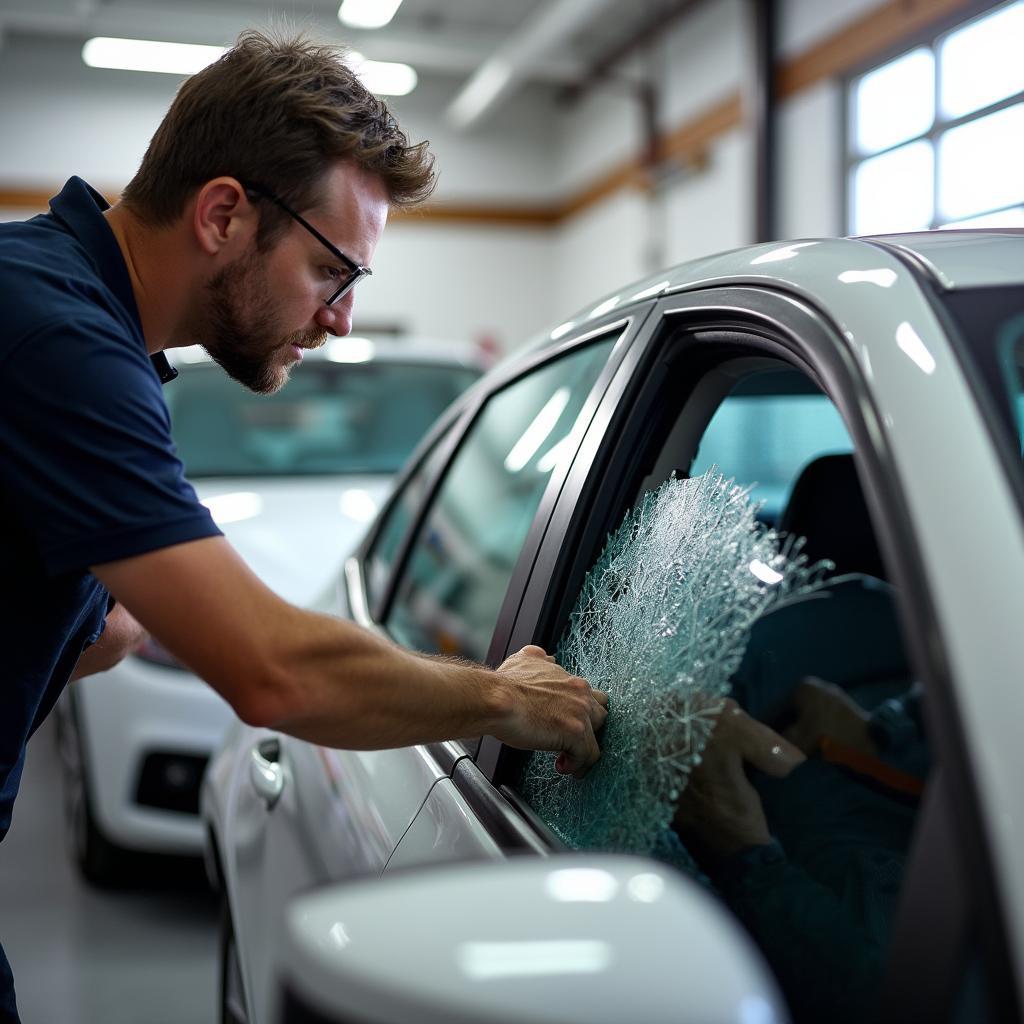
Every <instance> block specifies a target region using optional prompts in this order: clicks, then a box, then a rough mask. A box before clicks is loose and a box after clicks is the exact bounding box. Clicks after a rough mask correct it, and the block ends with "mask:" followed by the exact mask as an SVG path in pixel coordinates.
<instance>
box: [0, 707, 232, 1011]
mask: <svg viewBox="0 0 1024 1024" xmlns="http://www.w3.org/2000/svg"><path fill="white" fill-rule="evenodd" d="M171 867H172V869H173V868H174V867H175V866H174V865H172V866H171ZM192 867H194V866H190V867H186V869H185V870H184V871H182V870H170V871H168V870H165V869H164V868H163V867H158V868H157V870H158V871H159V874H160V877H161V879H162V881H161V884H160V887H159V888H158V889H157V888H153V887H152V886H151V885H150V884H149V882H148V881H146V878H145V876H143V877H142V878H141V879H139V880H136V881H134V882H133V883H132V885H131V887H130V888H126V889H124V890H120V891H113V892H104V891H100V890H97V889H93V888H91V887H90V886H88V885H87V884H86V883H85V882H83V881H82V879H81V877H80V876H79V875H78V873H77V871H76V869H75V868H74V867H73V866H72V864H71V862H70V860H69V858H68V855H67V852H66V847H65V837H64V823H63V819H62V816H61V791H60V769H59V764H58V760H57V751H56V745H55V742H54V735H53V720H52V718H51V719H50V721H49V722H47V724H46V725H44V726H43V728H42V729H41V730H40V731H39V733H38V734H37V735H36V736H35V737H34V738H33V740H32V742H31V744H30V745H29V751H28V763H27V765H26V769H25V776H24V780H23V782H22V786H21V793H20V795H19V797H18V801H17V803H16V804H15V808H14V823H13V826H12V828H11V831H10V834H9V835H8V836H7V838H6V839H5V840H4V842H3V843H0V941H2V943H3V946H4V949H5V950H6V951H7V956H8V959H9V960H10V962H11V966H12V968H13V969H14V978H15V985H16V989H17V993H18V1006H19V1009H20V1012H21V1017H22V1021H23V1024H213V1022H215V1021H216V1020H217V948H218V924H217V922H218V909H217V902H216V899H215V897H214V896H213V895H212V894H211V893H210V892H209V891H208V890H206V889H205V886H204V884H203V883H202V881H201V880H200V878H199V873H198V871H196V870H193V869H192Z"/></svg>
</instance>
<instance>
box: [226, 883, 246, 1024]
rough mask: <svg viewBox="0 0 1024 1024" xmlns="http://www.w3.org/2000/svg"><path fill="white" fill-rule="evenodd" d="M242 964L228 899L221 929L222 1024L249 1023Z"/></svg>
mask: <svg viewBox="0 0 1024 1024" xmlns="http://www.w3.org/2000/svg"><path fill="white" fill-rule="evenodd" d="M248 1022H249V1014H248V1011H247V1010H246V1007H245V988H244V987H243V985H242V966H241V964H240V963H239V962H238V944H237V943H236V942H235V929H234V926H233V925H232V923H231V911H230V910H229V909H228V904H227V900H225V901H224V903H223V908H222V911H221V929H220V1024H248Z"/></svg>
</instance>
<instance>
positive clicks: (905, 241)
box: [527, 228, 1024, 350]
mask: <svg viewBox="0 0 1024 1024" xmlns="http://www.w3.org/2000/svg"><path fill="white" fill-rule="evenodd" d="M865 246H870V247H874V248H877V249H884V250H886V251H887V252H888V253H890V254H891V255H893V256H896V257H897V259H898V260H899V261H900V263H901V264H902V267H900V266H899V264H897V272H899V273H903V274H905V275H906V276H907V277H913V276H914V275H915V270H911V269H910V267H909V266H907V264H912V265H913V266H914V268H916V272H917V273H918V274H921V273H923V274H926V275H928V276H930V277H931V278H932V280H933V281H934V282H935V284H936V285H938V286H939V287H941V288H943V289H945V290H948V291H955V290H959V289H968V288H984V287H992V286H999V285H1013V284H1024V230H1022V229H1016V228H1006V229H1004V230H1000V231H993V230H978V229H974V230H942V231H919V232H913V233H908V234H890V235H873V236H863V237H860V238H804V239H795V240H793V241H780V242H764V243H760V244H757V245H748V246H743V247H741V248H737V249H730V250H727V251H725V252H721V253H716V254H714V255H711V256H705V257H702V258H700V259H696V260H688V261H687V262H685V263H680V264H678V265H677V266H675V267H670V268H668V269H666V270H662V271H659V272H657V273H655V274H651V275H649V276H647V277H645V278H642V279H640V280H639V281H635V282H633V283H632V284H630V285H628V286H627V287H624V288H621V289H619V290H618V291H616V292H613V293H611V294H609V295H606V296H604V297H603V298H602V299H601V300H600V301H599V302H596V303H593V304H591V305H588V306H586V307H584V308H583V309H582V310H580V311H578V312H577V313H576V315H575V316H573V317H570V318H569V319H568V320H564V321H561V322H559V323H558V324H555V325H553V326H552V327H551V328H550V329H548V330H545V331H542V332H540V333H539V334H538V335H536V336H535V337H534V338H533V339H532V340H531V342H530V343H529V344H528V345H527V350H530V349H539V348H544V347H546V346H548V345H551V344H554V343H557V342H558V341H559V340H560V339H561V338H563V337H565V336H566V335H568V334H570V333H571V332H573V331H575V330H577V329H578V328H580V327H582V326H585V325H586V324H587V323H588V322H590V321H598V320H600V319H601V318H603V317H605V316H606V315H607V314H608V313H611V312H612V311H617V310H620V309H622V310H625V309H628V308H629V307H631V306H635V305H637V304H638V303H640V302H643V301H645V300H649V299H652V298H657V297H660V296H663V295H671V294H672V293H674V292H679V291H686V290H691V289H693V288H698V287H712V286H729V285H731V284H735V285H738V284H754V285H761V286H764V285H770V284H772V283H773V282H777V281H780V280H781V279H785V280H786V281H787V282H788V284H789V286H790V287H792V286H793V283H794V281H795V280H797V279H798V280H799V282H800V284H801V285H802V288H801V290H803V291H806V292H807V293H814V294H818V295H821V296H823V297H824V296H827V293H828V291H829V290H830V289H831V288H835V287H836V283H835V273H834V270H835V267H836V265H837V264H841V263H842V261H843V258H844V254H845V253H848V254H849V257H850V262H851V264H857V265H859V264H862V263H863V260H864V247H865ZM813 248H822V249H825V250H827V251H828V259H827V260H823V261H821V264H820V265H819V261H818V260H817V259H816V258H815V259H797V258H796V257H797V256H798V255H801V254H802V253H803V251H804V250H809V249H813ZM781 264H785V270H784V273H775V268H776V267H778V269H779V270H782V267H781V266H780V265H781ZM826 264H827V267H828V269H827V271H823V270H822V269H821V267H822V266H824V265H826Z"/></svg>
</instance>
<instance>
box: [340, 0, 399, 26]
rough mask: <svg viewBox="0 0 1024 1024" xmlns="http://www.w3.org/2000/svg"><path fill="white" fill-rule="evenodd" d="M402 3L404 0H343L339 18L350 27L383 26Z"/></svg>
mask: <svg viewBox="0 0 1024 1024" xmlns="http://www.w3.org/2000/svg"><path fill="white" fill-rule="evenodd" d="M401 4H402V0H342V4H341V6H340V7H339V8H338V20H339V21H340V22H341V23H342V24H343V25H348V26H349V27H350V28H381V27H383V26H384V25H386V24H387V23H388V22H389V21H390V20H391V19H392V18H393V17H394V16H395V11H397V10H398V8H399V7H400V6H401Z"/></svg>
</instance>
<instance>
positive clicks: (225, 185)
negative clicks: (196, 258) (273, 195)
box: [192, 177, 259, 256]
mask: <svg viewBox="0 0 1024 1024" xmlns="http://www.w3.org/2000/svg"><path fill="white" fill-rule="evenodd" d="M258 226H259V216H258V213H257V211H256V209H255V207H254V206H253V204H252V203H251V202H250V201H249V197H248V195H247V194H246V191H245V189H244V188H243V187H242V185H241V184H240V182H238V180H237V179H235V178H229V177H222V178H213V179H211V180H210V181H208V182H206V184H205V185H203V186H201V187H200V188H199V190H198V191H197V192H196V197H195V202H194V204H193V207H192V228H193V231H194V232H195V236H196V240H197V242H198V243H199V245H200V247H201V248H202V249H203V251H204V252H206V253H208V254H209V255H211V256H216V255H217V254H219V253H221V252H222V251H224V250H228V249H235V248H247V247H248V245H249V242H250V241H251V239H252V238H253V237H254V236H255V233H256V229H257V227H258Z"/></svg>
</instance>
